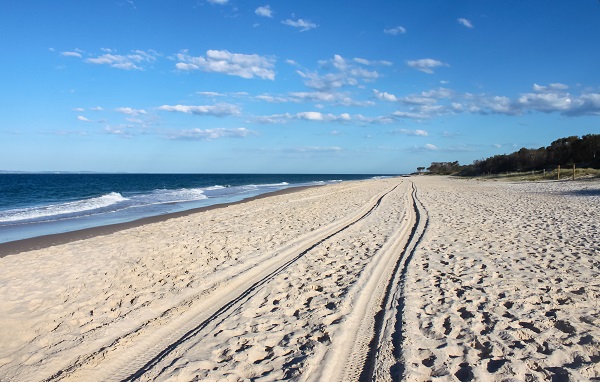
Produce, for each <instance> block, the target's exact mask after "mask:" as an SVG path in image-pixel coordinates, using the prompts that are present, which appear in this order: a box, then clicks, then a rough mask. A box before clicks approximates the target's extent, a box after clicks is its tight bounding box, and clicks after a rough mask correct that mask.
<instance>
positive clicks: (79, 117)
mask: <svg viewBox="0 0 600 382" xmlns="http://www.w3.org/2000/svg"><path fill="white" fill-rule="evenodd" d="M77 119H78V120H80V121H83V122H91V121H90V120H89V119H87V118H86V117H84V116H83V115H78V116H77Z"/></svg>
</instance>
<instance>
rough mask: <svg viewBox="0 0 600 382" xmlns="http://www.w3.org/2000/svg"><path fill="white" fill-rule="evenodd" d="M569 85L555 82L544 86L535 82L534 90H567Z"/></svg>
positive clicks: (541, 91) (540, 91)
mask: <svg viewBox="0 0 600 382" xmlns="http://www.w3.org/2000/svg"><path fill="white" fill-rule="evenodd" d="M568 88H569V87H568V86H567V85H565V84H560V83H554V84H550V85H548V86H542V85H538V84H533V91H535V92H539V93H543V92H548V91H556V90H567V89H568Z"/></svg>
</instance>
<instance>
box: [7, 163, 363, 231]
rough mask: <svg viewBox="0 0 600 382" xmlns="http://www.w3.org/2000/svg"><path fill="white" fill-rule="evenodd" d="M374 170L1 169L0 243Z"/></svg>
mask: <svg viewBox="0 0 600 382" xmlns="http://www.w3.org/2000/svg"><path fill="white" fill-rule="evenodd" d="M373 177H375V176H374V175H347V174H345V175H335V174H329V175H323V174H317V175H307V174H0V243H3V242H9V241H13V240H20V239H26V238H30V237H36V236H41V235H47V234H53V233H61V232H69V231H74V230H78V229H82V228H89V227H97V226H103V225H108V224H114V223H122V222H128V221H133V220H137V219H140V218H143V217H148V216H155V215H161V214H166V213H171V212H178V211H184V210H188V209H192V208H197V207H204V206H209V205H215V204H221V203H230V202H235V201H239V200H243V199H246V198H249V197H252V196H256V195H260V194H264V193H267V192H273V191H278V190H282V189H286V188H290V187H300V186H315V185H325V184H331V183H335V182H341V181H348V180H359V179H368V178H373Z"/></svg>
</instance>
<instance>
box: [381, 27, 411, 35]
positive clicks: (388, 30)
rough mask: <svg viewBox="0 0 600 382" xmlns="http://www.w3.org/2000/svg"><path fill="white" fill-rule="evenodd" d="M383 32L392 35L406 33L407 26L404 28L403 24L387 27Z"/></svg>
mask: <svg viewBox="0 0 600 382" xmlns="http://www.w3.org/2000/svg"><path fill="white" fill-rule="evenodd" d="M383 33H385V34H389V35H392V36H397V35H399V34H404V33H406V28H404V27H402V26H397V27H393V28H386V29H384V30H383Z"/></svg>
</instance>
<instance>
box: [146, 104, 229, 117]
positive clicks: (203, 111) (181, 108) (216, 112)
mask: <svg viewBox="0 0 600 382" xmlns="http://www.w3.org/2000/svg"><path fill="white" fill-rule="evenodd" d="M157 109H158V110H162V111H170V112H178V113H185V114H195V115H208V116H214V117H226V116H232V115H239V114H240V108H239V107H238V106H236V105H231V104H227V103H222V104H217V105H203V106H190V105H162V106H160V107H158V108H157Z"/></svg>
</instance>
